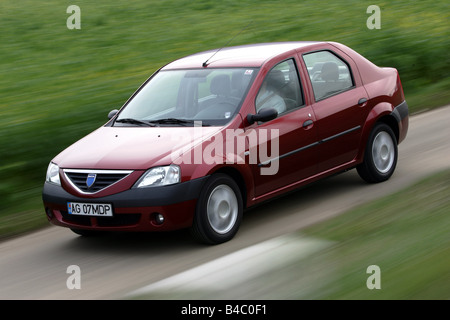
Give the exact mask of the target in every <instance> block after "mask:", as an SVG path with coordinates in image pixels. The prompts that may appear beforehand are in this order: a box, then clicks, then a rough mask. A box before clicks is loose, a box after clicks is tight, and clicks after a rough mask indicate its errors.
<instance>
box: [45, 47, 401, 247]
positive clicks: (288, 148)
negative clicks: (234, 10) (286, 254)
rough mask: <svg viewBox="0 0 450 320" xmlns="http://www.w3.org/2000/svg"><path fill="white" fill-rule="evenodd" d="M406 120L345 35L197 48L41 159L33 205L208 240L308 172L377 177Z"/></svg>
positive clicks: (67, 223) (78, 221)
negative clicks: (44, 165) (41, 176)
mask: <svg viewBox="0 0 450 320" xmlns="http://www.w3.org/2000/svg"><path fill="white" fill-rule="evenodd" d="M407 130H408V106H407V103H406V101H405V96H404V93H403V89H402V84H401V82H400V77H399V74H398V72H397V70H396V69H394V68H386V67H383V68H381V67H378V66H376V65H374V64H373V63H371V62H370V61H368V60H367V59H365V58H364V57H363V56H361V55H360V54H358V53H357V52H355V51H354V50H352V49H350V48H348V47H347V46H345V45H343V44H339V43H335V42H283V43H263V44H253V45H244V46H235V47H226V48H221V49H217V50H211V51H206V52H201V53H197V54H194V55H190V56H187V57H184V58H181V59H179V60H176V61H173V62H171V63H169V64H167V65H165V66H164V67H162V68H161V69H159V70H157V71H156V72H155V73H154V74H153V75H151V77H150V78H149V79H148V80H147V81H146V82H145V83H144V84H142V86H141V87H140V88H139V89H138V90H137V91H136V92H135V93H134V94H133V95H132V96H131V97H130V98H129V99H128V101H126V103H125V104H124V105H123V107H122V108H121V109H120V110H113V111H111V112H110V113H109V121H108V122H107V123H106V124H105V125H103V126H101V127H100V128H98V129H97V130H95V131H93V132H92V133H91V134H89V135H88V136H86V137H84V138H82V139H81V140H79V141H78V142H76V143H74V144H73V145H72V146H70V147H68V148H67V149H66V150H64V151H63V152H61V153H60V154H59V155H57V156H56V157H55V158H54V159H53V160H52V161H51V163H50V164H49V166H48V170H47V177H46V181H45V184H44V188H43V202H44V207H45V212H46V214H47V217H48V219H49V221H50V222H51V223H53V224H55V225H59V226H63V227H67V228H70V229H71V230H73V231H74V232H75V233H77V234H81V235H90V234H95V233H98V232H99V231H167V230H175V229H181V228H190V230H191V231H192V234H193V235H194V237H195V238H197V239H199V240H201V241H203V242H206V243H209V244H218V243H222V242H225V241H228V240H230V239H232V238H233V237H234V236H235V234H236V232H237V231H238V228H239V225H240V223H241V219H242V215H243V212H244V210H245V209H246V208H249V207H252V206H254V205H256V204H258V203H261V202H263V201H266V200H269V199H271V198H274V197H276V196H280V195H282V194H285V193H287V192H289V191H292V190H294V189H296V188H299V187H301V186H304V185H306V184H309V183H311V182H314V181H316V180H318V179H321V178H324V177H327V176H330V175H332V174H336V173H339V172H342V171H346V170H349V169H352V168H356V170H357V171H358V173H359V175H360V176H361V177H362V178H363V179H364V180H366V181H367V182H370V183H377V182H382V181H385V180H387V179H389V178H390V177H391V175H392V174H393V172H394V170H395V167H396V164H397V157H398V151H397V145H398V144H399V143H400V142H401V141H403V140H404V139H405V136H406V134H407Z"/></svg>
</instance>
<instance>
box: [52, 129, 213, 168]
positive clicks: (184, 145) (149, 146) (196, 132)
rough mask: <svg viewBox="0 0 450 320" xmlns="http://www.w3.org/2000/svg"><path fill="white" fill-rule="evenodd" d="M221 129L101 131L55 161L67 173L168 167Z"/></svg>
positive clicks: (57, 157)
mask: <svg viewBox="0 0 450 320" xmlns="http://www.w3.org/2000/svg"><path fill="white" fill-rule="evenodd" d="M221 129H222V127H152V128H149V127H101V128H99V129H97V130H96V131H94V132H92V133H91V134H89V135H87V136H86V137H84V138H82V139H81V140H79V141H77V142H76V143H74V144H73V145H71V146H70V147H68V148H67V149H65V150H64V151H63V152H61V153H60V154H59V155H58V156H56V157H55V159H53V162H55V163H56V164H57V165H59V166H60V167H61V168H64V169H68V168H71V169H110V170H146V169H148V168H151V167H153V166H159V165H168V164H170V163H172V162H173V161H174V160H175V157H176V155H180V152H181V151H187V150H190V149H191V147H192V146H194V145H196V144H197V143H199V142H201V141H202V140H204V139H207V138H208V137H211V135H214V134H215V133H216V132H218V131H220V130H221Z"/></svg>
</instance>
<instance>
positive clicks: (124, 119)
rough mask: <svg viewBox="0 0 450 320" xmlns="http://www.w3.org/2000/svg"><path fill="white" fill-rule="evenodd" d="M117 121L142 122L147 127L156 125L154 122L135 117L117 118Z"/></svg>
mask: <svg viewBox="0 0 450 320" xmlns="http://www.w3.org/2000/svg"><path fill="white" fill-rule="evenodd" d="M116 122H119V123H132V124H142V125H145V126H147V127H154V126H155V125H154V124H153V123H149V122H146V121H142V120H138V119H133V118H123V119H118V120H116Z"/></svg>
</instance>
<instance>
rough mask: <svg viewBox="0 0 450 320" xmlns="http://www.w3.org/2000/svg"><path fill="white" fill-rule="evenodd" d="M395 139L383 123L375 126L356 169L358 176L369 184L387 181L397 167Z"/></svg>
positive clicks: (389, 128)
mask: <svg viewBox="0 0 450 320" xmlns="http://www.w3.org/2000/svg"><path fill="white" fill-rule="evenodd" d="M397 158H398V149H397V138H396V137H395V134H394V132H393V131H392V129H391V127H389V126H388V125H387V124H385V123H377V124H375V126H374V128H373V129H372V132H371V133H370V136H369V139H368V141H367V145H366V150H365V153H364V160H363V162H362V163H361V164H360V165H358V166H357V167H356V169H357V171H358V174H359V176H360V177H361V178H362V179H363V180H365V181H367V182H369V183H378V182H383V181H386V180H388V179H389V178H390V177H391V176H392V174H393V173H394V170H395V167H396V165H397Z"/></svg>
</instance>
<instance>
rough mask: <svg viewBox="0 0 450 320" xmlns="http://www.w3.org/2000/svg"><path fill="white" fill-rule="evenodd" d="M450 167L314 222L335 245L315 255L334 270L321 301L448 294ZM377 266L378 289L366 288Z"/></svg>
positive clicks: (315, 232)
mask: <svg viewBox="0 0 450 320" xmlns="http://www.w3.org/2000/svg"><path fill="white" fill-rule="evenodd" d="M449 209H450V171H445V172H443V173H440V174H437V175H434V176H432V177H429V178H427V179H425V180H423V181H421V182H419V183H417V184H415V185H414V186H412V187H409V188H407V189H405V190H403V191H400V192H398V193H395V194H393V195H391V196H388V197H385V198H382V199H380V200H377V201H374V202H372V203H369V204H367V205H363V206H361V207H358V208H356V209H354V210H352V211H350V212H348V213H346V214H343V215H341V216H339V217H337V218H334V219H331V220H329V221H326V222H323V223H320V224H318V225H315V226H313V227H311V228H309V229H307V230H302V234H306V235H309V236H314V237H316V238H320V239H326V240H331V241H334V242H335V245H334V246H332V247H330V248H328V249H327V250H326V251H324V252H322V253H321V254H320V256H316V257H315V259H316V260H317V261H326V262H327V266H326V268H327V269H329V270H332V271H330V272H331V273H332V276H329V275H328V279H332V280H329V281H328V282H327V285H326V290H324V292H325V295H322V296H319V297H318V298H320V299H439V300H441V299H442V300H448V299H449V298H450V237H449V234H450V215H449V212H450V211H449ZM370 265H378V266H379V267H380V270H381V289H380V290H377V289H373V290H369V289H368V288H367V287H366V280H367V278H368V277H369V276H370V274H367V273H366V270H367V267H368V266H370Z"/></svg>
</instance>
